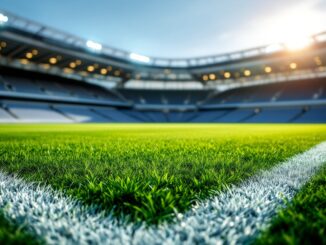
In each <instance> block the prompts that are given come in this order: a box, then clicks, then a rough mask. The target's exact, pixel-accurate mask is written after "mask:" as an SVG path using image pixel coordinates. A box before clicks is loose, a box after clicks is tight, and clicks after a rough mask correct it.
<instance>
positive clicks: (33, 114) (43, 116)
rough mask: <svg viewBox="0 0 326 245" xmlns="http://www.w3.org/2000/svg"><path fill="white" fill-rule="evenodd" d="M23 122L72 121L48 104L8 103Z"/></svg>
mask: <svg viewBox="0 0 326 245" xmlns="http://www.w3.org/2000/svg"><path fill="white" fill-rule="evenodd" d="M6 106H7V108H8V109H9V110H10V111H11V112H12V113H13V114H14V115H16V116H17V117H18V119H17V120H18V121H21V122H72V121H71V120H69V119H68V118H66V117H64V116H63V115H61V114H60V113H58V112H56V111H54V110H52V109H51V108H50V107H49V106H48V105H46V104H28V103H25V104H20V103H17V104H6Z"/></svg>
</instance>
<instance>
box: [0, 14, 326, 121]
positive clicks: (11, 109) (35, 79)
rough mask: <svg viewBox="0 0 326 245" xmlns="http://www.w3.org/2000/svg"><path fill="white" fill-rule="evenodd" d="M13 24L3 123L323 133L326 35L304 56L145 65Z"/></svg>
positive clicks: (0, 108)
mask: <svg viewBox="0 0 326 245" xmlns="http://www.w3.org/2000/svg"><path fill="white" fill-rule="evenodd" d="M6 14H8V15H10V13H6ZM12 18H13V19H15V21H12V22H10V21H9V22H8V23H6V24H5V25H2V26H1V29H0V44H1V55H0V122H2V123H6V122H7V123H19V122H49V123H52V122H62V123H73V122H85V123H86V122H100V123H105V122H127V123H128V122H130V123H137V122H151V123H156V122H164V123H169V122H175V123H179V122H180V123H181V122H194V123H326V116H325V115H326V66H325V64H324V63H325V61H326V33H319V34H316V35H314V41H313V43H312V44H311V46H310V47H309V48H308V49H305V50H304V52H297V53H295V52H292V53H289V52H288V51H287V50H278V51H273V52H267V50H268V46H266V47H258V48H253V49H248V50H242V51H239V52H234V53H230V54H223V55H216V56H209V57H199V58H190V59H164V58H150V57H148V59H146V60H147V61H148V63H146V64H145V63H142V62H141V61H139V60H138V61H137V60H134V59H131V57H132V56H131V54H132V53H129V52H126V51H123V50H116V49H114V48H111V47H106V46H105V45H100V46H101V50H97V51H96V52H93V51H94V50H90V47H88V46H87V45H86V46H85V44H87V40H83V39H81V38H80V37H75V36H74V35H71V34H67V33H63V32H60V31H58V30H53V29H51V28H48V27H46V26H43V25H41V24H38V23H36V22H34V21H32V22H31V21H29V20H25V19H23V18H21V17H19V16H12ZM17 23H22V24H21V25H17ZM22 26H29V28H28V29H27V28H26V29H25V28H22ZM36 30H41V31H36ZM47 30H51V33H52V34H51V35H45V34H44V33H46V31H47ZM138 57H139V56H138ZM145 58H146V57H145ZM77 61H78V62H77ZM294 62H296V63H294ZM266 68H269V69H266ZM245 71H247V72H245Z"/></svg>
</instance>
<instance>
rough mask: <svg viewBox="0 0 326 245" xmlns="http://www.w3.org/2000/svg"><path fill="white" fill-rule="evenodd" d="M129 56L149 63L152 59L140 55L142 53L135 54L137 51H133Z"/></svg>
mask: <svg viewBox="0 0 326 245" xmlns="http://www.w3.org/2000/svg"><path fill="white" fill-rule="evenodd" d="M129 58H130V59H132V60H135V61H139V62H144V63H149V62H150V61H151V59H150V58H149V57H147V56H144V55H140V54H135V53H131V54H130V55H129Z"/></svg>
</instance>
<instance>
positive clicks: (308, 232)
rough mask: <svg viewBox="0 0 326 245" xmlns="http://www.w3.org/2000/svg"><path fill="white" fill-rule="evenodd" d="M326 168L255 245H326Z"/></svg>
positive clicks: (281, 213)
mask: <svg viewBox="0 0 326 245" xmlns="http://www.w3.org/2000/svg"><path fill="white" fill-rule="evenodd" d="M325 234H326V166H324V168H323V169H322V170H321V171H320V173H319V174H318V175H317V176H315V177H314V178H313V180H312V181H311V182H309V183H308V184H306V186H305V187H304V188H303V189H302V190H301V191H300V192H299V193H298V194H297V196H296V197H295V198H294V200H293V201H292V202H291V203H289V206H288V207H287V208H286V209H284V210H282V211H280V212H279V213H278V216H277V217H275V219H274V220H273V222H272V225H271V227H270V228H269V229H268V230H267V231H266V232H265V233H263V234H262V235H261V237H260V238H259V239H258V240H257V241H256V244H257V245H258V244H326V236H325Z"/></svg>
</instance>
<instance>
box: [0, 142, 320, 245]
mask: <svg viewBox="0 0 326 245" xmlns="http://www.w3.org/2000/svg"><path fill="white" fill-rule="evenodd" d="M325 162H326V142H324V143H321V144H319V145H317V146H315V147H313V148H312V149H310V150H308V151H306V152H304V153H302V154H299V155H297V156H294V157H293V158H291V159H290V160H288V161H286V162H284V163H282V164H279V165H278V166H276V167H273V168H272V169H271V170H269V171H263V172H261V173H260V174H257V175H256V176H255V177H253V178H250V179H249V180H247V181H245V182H244V183H243V184H241V185H240V186H238V187H236V186H234V187H231V188H229V189H228V190H227V191H226V192H222V193H218V195H217V196H216V197H214V198H212V199H210V200H207V201H205V202H203V203H200V204H198V205H197V207H193V208H192V210H190V211H188V212H187V213H185V214H184V215H181V214H179V215H178V219H176V220H175V223H173V224H162V225H160V226H159V227H149V228H146V227H145V225H144V224H141V225H134V224H121V223H119V222H118V221H117V220H116V219H115V218H114V217H112V216H107V217H104V215H103V214H98V213H96V212H95V208H91V207H85V206H83V205H82V204H81V203H79V202H77V201H75V200H73V199H71V198H67V197H64V196H63V195H62V194H60V193H59V192H55V191H53V190H51V189H50V188H45V187H42V186H39V185H35V184H28V183H26V182H25V181H23V180H21V179H19V178H15V177H11V176H8V175H6V174H3V173H0V208H3V209H4V213H5V215H6V216H7V217H8V218H10V219H13V220H16V221H17V222H18V223H19V224H26V225H27V227H28V229H30V231H31V232H33V233H35V234H37V235H38V236H40V237H43V238H44V239H45V241H46V242H47V243H48V244H123V245H125V244H194V243H200V244H222V243H225V242H226V243H228V244H238V243H248V242H250V241H252V239H254V238H255V237H256V236H257V234H258V233H259V232H260V231H261V230H262V229H265V228H266V227H267V226H268V223H269V222H270V220H271V218H272V217H273V215H275V214H276V211H277V209H278V208H280V207H284V205H285V200H290V199H292V198H293V196H294V195H295V193H296V192H297V191H298V190H299V189H300V188H301V187H302V186H303V185H304V184H305V183H306V182H307V181H308V180H309V179H310V178H311V177H312V176H313V175H314V174H315V173H316V171H317V170H318V168H319V167H321V166H322V165H323V164H324V163H325Z"/></svg>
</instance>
